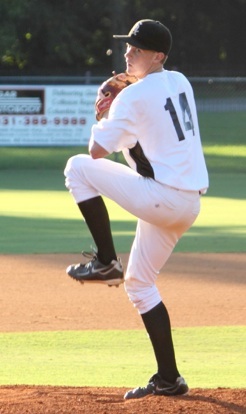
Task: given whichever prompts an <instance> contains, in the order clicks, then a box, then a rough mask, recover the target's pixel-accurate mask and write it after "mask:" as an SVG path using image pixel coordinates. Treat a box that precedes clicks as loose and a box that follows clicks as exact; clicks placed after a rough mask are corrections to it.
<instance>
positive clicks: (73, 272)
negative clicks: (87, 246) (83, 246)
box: [66, 253, 124, 287]
mask: <svg viewBox="0 0 246 414" xmlns="http://www.w3.org/2000/svg"><path fill="white" fill-rule="evenodd" d="M83 254H84V256H86V257H88V256H89V257H92V260H90V261H89V262H88V263H86V264H82V263H78V264H72V265H70V266H68V268H67V270H66V272H67V274H68V275H69V276H70V277H72V278H73V279H75V280H77V281H78V282H80V283H82V284H83V283H85V282H86V283H102V284H104V285H108V286H110V287H111V286H116V287H118V286H119V285H120V284H121V283H123V282H124V272H123V267H122V264H121V260H120V259H118V260H112V261H111V262H110V263H109V264H108V265H104V264H102V263H101V262H100V261H99V260H98V258H97V255H96V253H94V254H90V253H89V254H88V253H83Z"/></svg>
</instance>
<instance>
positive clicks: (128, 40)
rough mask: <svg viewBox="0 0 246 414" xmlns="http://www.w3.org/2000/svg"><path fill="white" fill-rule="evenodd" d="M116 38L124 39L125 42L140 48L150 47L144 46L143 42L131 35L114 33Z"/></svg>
mask: <svg viewBox="0 0 246 414" xmlns="http://www.w3.org/2000/svg"><path fill="white" fill-rule="evenodd" d="M113 37H114V38H115V39H119V40H122V41H123V42H126V43H129V45H132V46H135V47H139V49H144V50H147V49H148V48H147V47H146V46H144V45H143V44H142V43H141V42H138V41H137V40H136V39H134V38H132V37H131V36H125V35H113Z"/></svg>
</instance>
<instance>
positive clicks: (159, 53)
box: [156, 52, 167, 64]
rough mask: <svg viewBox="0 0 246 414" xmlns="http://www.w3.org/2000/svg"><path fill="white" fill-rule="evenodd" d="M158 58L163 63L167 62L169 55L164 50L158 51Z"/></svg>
mask: <svg viewBox="0 0 246 414" xmlns="http://www.w3.org/2000/svg"><path fill="white" fill-rule="evenodd" d="M156 60H157V61H158V62H160V63H162V64H164V63H165V61H166V60H167V55H165V54H164V53H163V52H157V54H156Z"/></svg>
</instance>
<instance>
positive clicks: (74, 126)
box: [0, 85, 98, 146]
mask: <svg viewBox="0 0 246 414" xmlns="http://www.w3.org/2000/svg"><path fill="white" fill-rule="evenodd" d="M97 89H98V86H97V85H69V86H68V85H65V86H61V85H59V86H58V85H56V86H50V85H47V86H40V85H32V86H31V85H28V86H22V85H14V86H7V85H1V86H0V146H73V145H74V146H76V145H87V144H88V140H89V138H90V130H91V127H92V125H93V123H95V122H96V118H95V109H94V103H95V99H96V95H97Z"/></svg>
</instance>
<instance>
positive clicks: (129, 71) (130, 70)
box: [126, 65, 136, 76]
mask: <svg viewBox="0 0 246 414" xmlns="http://www.w3.org/2000/svg"><path fill="white" fill-rule="evenodd" d="M126 71H127V73H128V74H129V75H134V76H135V75H136V74H135V71H134V68H133V67H132V66H131V65H126Z"/></svg>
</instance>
